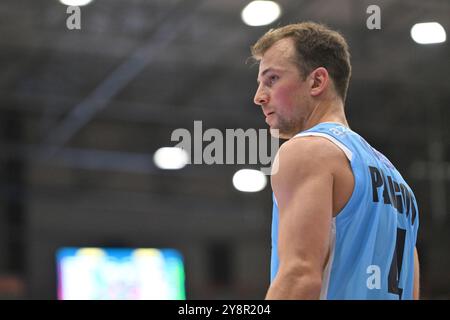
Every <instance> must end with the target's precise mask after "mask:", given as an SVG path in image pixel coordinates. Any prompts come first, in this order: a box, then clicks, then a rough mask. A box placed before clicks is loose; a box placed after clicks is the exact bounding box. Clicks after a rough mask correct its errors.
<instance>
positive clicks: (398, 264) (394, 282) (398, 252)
mask: <svg viewBox="0 0 450 320" xmlns="http://www.w3.org/2000/svg"><path fill="white" fill-rule="evenodd" d="M405 237H406V230H404V229H400V228H397V241H396V242H395V251H394V254H393V256H392V261H391V268H390V269H389V276H388V291H389V292H390V293H393V294H398V296H399V298H400V300H401V299H402V293H403V289H402V288H400V287H399V286H398V285H399V282H400V275H401V272H402V264H403V251H404V248H405Z"/></svg>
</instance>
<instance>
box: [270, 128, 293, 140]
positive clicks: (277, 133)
mask: <svg viewBox="0 0 450 320" xmlns="http://www.w3.org/2000/svg"><path fill="white" fill-rule="evenodd" d="M270 135H271V136H272V137H274V138H275V139H285V140H288V139H290V138H292V137H293V135H290V134H286V133H285V132H281V131H280V129H276V128H270Z"/></svg>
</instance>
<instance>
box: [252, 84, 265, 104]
mask: <svg viewBox="0 0 450 320" xmlns="http://www.w3.org/2000/svg"><path fill="white" fill-rule="evenodd" d="M253 102H254V103H255V104H257V105H259V106H262V105H265V104H268V103H269V95H268V94H267V92H265V90H263V89H261V87H258V90H256V93H255V97H254V98H253Z"/></svg>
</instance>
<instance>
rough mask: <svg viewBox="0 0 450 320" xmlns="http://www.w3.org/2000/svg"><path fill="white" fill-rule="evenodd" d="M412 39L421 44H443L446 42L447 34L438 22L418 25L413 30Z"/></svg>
mask: <svg viewBox="0 0 450 320" xmlns="http://www.w3.org/2000/svg"><path fill="white" fill-rule="evenodd" d="M411 38H413V40H414V41H415V42H417V43H420V44H430V43H441V42H444V41H445V39H446V34H445V30H444V28H443V27H442V26H441V25H440V24H439V23H437V22H425V23H416V24H415V25H414V26H413V27H412V28H411Z"/></svg>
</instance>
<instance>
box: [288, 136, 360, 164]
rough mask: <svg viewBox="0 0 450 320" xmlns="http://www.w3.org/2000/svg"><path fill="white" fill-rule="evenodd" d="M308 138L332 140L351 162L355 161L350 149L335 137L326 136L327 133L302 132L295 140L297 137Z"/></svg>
mask: <svg viewBox="0 0 450 320" xmlns="http://www.w3.org/2000/svg"><path fill="white" fill-rule="evenodd" d="M308 136H314V137H322V138H326V139H328V140H330V141H331V142H333V143H334V144H335V145H336V146H338V147H339V148H340V149H341V150H342V151H343V152H344V153H345V156H346V157H347V159H348V160H349V161H350V162H351V161H352V159H353V153H352V152H351V151H350V149H349V148H347V147H346V146H344V145H343V144H342V143H341V142H340V141H338V140H337V139H336V138H335V137H333V136H331V135H329V134H326V133H321V132H301V133H298V134H296V135H295V136H294V138H297V137H308Z"/></svg>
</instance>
